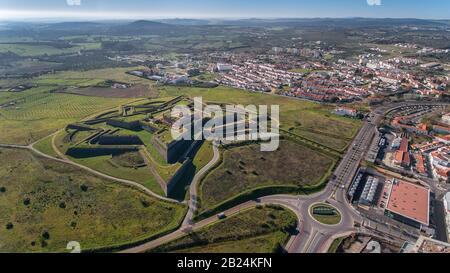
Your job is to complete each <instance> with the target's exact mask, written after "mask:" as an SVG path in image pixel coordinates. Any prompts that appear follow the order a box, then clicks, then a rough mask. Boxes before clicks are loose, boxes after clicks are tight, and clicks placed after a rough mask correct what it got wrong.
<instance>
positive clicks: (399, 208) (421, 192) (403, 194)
mask: <svg viewBox="0 0 450 273" xmlns="http://www.w3.org/2000/svg"><path fill="white" fill-rule="evenodd" d="M429 199H430V190H428V189H426V188H424V187H421V186H417V185H415V184H411V183H408V182H404V181H399V182H396V183H394V184H393V185H392V190H391V194H390V197H389V201H388V205H387V207H386V209H387V210H389V211H392V212H394V213H396V214H399V215H401V216H404V217H406V218H409V219H413V220H415V221H417V222H419V223H422V224H424V225H427V226H428V224H429Z"/></svg>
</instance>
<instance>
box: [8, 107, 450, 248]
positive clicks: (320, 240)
mask: <svg viewBox="0 0 450 273" xmlns="http://www.w3.org/2000/svg"><path fill="white" fill-rule="evenodd" d="M408 105H443V104H441V103H429V102H424V103H421V102H416V101H413V102H402V103H398V104H390V105H387V106H382V107H379V108H377V109H376V110H375V111H373V112H372V117H371V121H370V122H364V124H363V126H362V128H361V129H360V131H359V132H358V134H357V136H356V137H355V139H354V140H353V142H352V143H351V145H350V146H349V149H348V151H347V152H346V153H345V154H344V155H343V158H342V160H341V161H340V163H339V165H338V166H337V168H336V170H335V171H334V174H333V177H332V178H331V180H330V182H329V183H328V184H327V186H326V187H325V189H324V190H323V191H321V192H319V193H316V194H312V195H300V196H293V195H273V196H266V197H262V198H260V199H258V200H254V201H249V202H245V203H243V204H241V205H238V206H236V207H233V208H231V209H229V210H227V211H225V212H224V213H225V215H227V216H229V215H232V214H234V213H238V212H240V211H241V210H243V209H247V208H250V207H253V206H256V205H257V204H277V205H282V206H284V207H286V208H288V209H290V210H292V211H293V212H294V213H295V214H296V215H297V217H298V227H297V229H298V230H297V233H296V234H293V235H292V237H291V239H290V240H289V242H288V244H287V246H286V251H287V252H290V253H319V252H326V251H327V250H328V247H329V245H330V244H331V242H332V241H333V240H334V239H335V238H337V237H340V236H345V235H348V234H350V233H352V232H364V233H371V234H377V235H380V234H381V235H383V234H385V235H386V234H387V235H388V236H390V235H391V234H390V233H392V234H395V233H394V232H392V231H391V229H390V227H389V229H388V230H385V231H382V229H381V230H378V227H377V226H378V224H377V223H373V222H371V220H369V219H366V218H365V217H363V216H361V215H360V213H359V212H358V211H357V210H356V209H355V208H354V207H352V206H351V205H350V204H349V202H348V200H347V198H346V191H347V188H348V187H349V185H350V183H351V181H352V179H353V177H354V175H355V174H356V172H357V170H358V168H359V165H360V163H361V161H362V160H363V158H364V156H365V153H366V149H367V148H368V147H369V145H370V143H371V141H372V139H373V137H374V135H375V132H376V127H377V126H376V124H377V123H378V122H379V121H380V120H381V118H382V117H383V116H384V115H385V114H386V113H387V112H389V111H391V110H394V109H395V108H398V107H402V106H408ZM445 105H448V104H445ZM0 147H9V148H22V149H24V148H25V149H31V150H32V151H33V152H36V153H38V154H40V155H42V156H44V157H47V158H51V159H54V160H58V161H61V162H64V163H68V164H72V165H75V166H78V167H80V168H82V169H85V170H87V171H90V172H92V173H94V174H97V175H100V176H103V177H105V178H109V179H112V180H115V181H117V182H121V183H125V184H128V185H133V186H135V187H138V188H140V189H142V190H144V191H146V192H147V193H149V194H151V195H156V197H158V198H160V199H166V198H164V197H161V196H159V195H157V194H155V193H153V192H151V191H149V190H148V189H145V187H144V188H143V186H142V185H140V184H138V183H136V182H133V181H128V180H123V179H118V178H115V177H111V176H108V175H105V174H102V173H99V172H96V171H95V170H92V169H89V168H87V167H85V166H83V165H79V164H76V163H73V162H71V161H69V160H68V159H66V158H64V157H63V159H58V158H54V157H51V156H48V155H45V154H42V153H41V152H39V151H37V150H36V149H34V148H33V147H32V145H29V146H20V145H1V144H0ZM213 149H214V156H213V159H212V160H211V161H210V162H209V163H208V164H207V165H206V166H205V167H204V168H202V169H201V170H200V171H199V172H198V173H197V175H196V176H195V177H194V179H193V182H192V183H191V186H190V190H189V192H190V201H189V202H188V204H189V210H188V212H187V214H186V216H185V219H184V221H183V223H182V225H181V227H180V228H179V229H178V230H176V231H174V232H172V233H170V234H168V235H166V236H163V237H160V238H158V239H156V240H153V241H151V242H147V243H143V244H142V245H139V246H136V247H133V248H130V249H126V250H124V251H123V252H127V253H135V252H145V251H148V250H151V249H153V248H155V247H157V246H160V245H162V244H164V243H167V242H169V241H171V240H174V239H176V238H178V237H180V236H184V235H185V234H187V233H189V232H190V231H192V230H196V229H199V228H202V227H204V226H206V225H209V224H211V223H214V222H216V221H218V219H217V217H216V216H213V217H210V218H208V219H205V220H203V221H200V222H197V223H193V222H192V218H193V214H194V212H195V209H196V203H197V196H196V194H197V186H198V183H199V181H200V180H201V178H202V177H203V175H205V174H206V173H207V172H208V171H209V170H210V169H211V168H212V167H213V166H214V165H215V163H216V162H217V160H218V159H219V158H220V155H219V152H218V149H217V145H213ZM56 151H57V150H56ZM169 200H170V201H174V200H171V199H169ZM322 202H326V203H329V204H331V205H333V206H334V207H335V208H336V209H338V210H339V212H340V214H341V217H342V220H341V222H340V223H339V224H337V225H334V226H328V225H323V224H321V223H319V222H317V221H315V220H314V219H313V218H311V216H310V214H309V210H310V207H311V205H313V204H316V203H322ZM356 223H358V224H362V227H361V228H359V225H357V226H358V228H356V227H355V226H356V225H355V224H356ZM372 225H375V228H372ZM396 235H398V236H401V234H398V233H397V234H396Z"/></svg>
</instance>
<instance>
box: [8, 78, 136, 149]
mask: <svg viewBox="0 0 450 273" xmlns="http://www.w3.org/2000/svg"><path fill="white" fill-rule="evenodd" d="M52 90H53V89H52V87H37V88H32V89H29V90H26V91H24V92H20V93H14V94H12V93H10V92H6V93H7V94H6V95H3V93H4V92H2V95H3V96H1V97H0V103H5V102H10V101H14V102H15V104H14V105H12V106H9V107H6V108H2V109H0V131H1V132H2V133H0V142H1V143H18V144H29V143H31V142H34V141H36V140H38V139H41V138H43V137H45V136H46V135H49V134H51V133H53V132H55V131H57V130H58V129H61V128H63V127H64V126H65V125H67V124H69V123H72V122H75V121H77V120H80V119H82V118H85V117H87V116H90V115H92V114H94V113H97V112H100V111H102V110H106V109H110V108H113V107H116V106H118V105H121V104H124V103H127V102H129V101H131V100H130V99H113V98H97V97H85V96H76V95H68V94H53V93H51V91H52Z"/></svg>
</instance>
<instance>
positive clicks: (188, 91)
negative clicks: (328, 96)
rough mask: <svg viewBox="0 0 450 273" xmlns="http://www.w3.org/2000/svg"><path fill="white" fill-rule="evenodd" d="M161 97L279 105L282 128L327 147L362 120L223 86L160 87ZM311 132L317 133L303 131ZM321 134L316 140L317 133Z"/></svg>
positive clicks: (340, 144) (345, 138) (341, 143)
mask: <svg viewBox="0 0 450 273" xmlns="http://www.w3.org/2000/svg"><path fill="white" fill-rule="evenodd" d="M159 90H160V93H161V95H162V96H178V95H185V96H187V97H198V96H200V97H202V98H203V102H209V103H233V104H243V105H249V104H253V105H279V106H280V126H281V128H282V129H285V130H289V131H293V133H296V134H299V135H304V137H306V138H308V137H309V138H311V140H315V141H317V142H319V143H320V144H323V145H325V146H329V147H330V148H338V149H343V148H345V147H346V146H347V145H348V143H350V142H351V139H352V138H353V137H354V136H355V135H356V133H357V131H358V130H359V128H360V126H361V121H359V120H355V119H349V118H343V117H339V116H336V115H333V114H331V111H332V110H333V109H334V107H333V106H326V105H321V104H317V103H313V102H308V101H304V100H298V99H292V98H287V97H281V96H273V95H269V94H261V93H256V92H248V91H244V90H240V89H234V88H230V87H225V86H219V87H217V88H212V89H209V88H189V87H173V86H164V87H159ZM312 130H313V131H314V133H315V134H316V135H311V133H310V134H309V135H306V134H303V132H311V131H312ZM319 135H320V136H321V137H320V139H316V136H319Z"/></svg>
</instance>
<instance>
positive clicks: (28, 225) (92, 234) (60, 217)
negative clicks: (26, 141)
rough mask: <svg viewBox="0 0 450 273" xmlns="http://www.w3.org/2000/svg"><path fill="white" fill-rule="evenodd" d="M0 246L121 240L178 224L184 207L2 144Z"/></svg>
mask: <svg viewBox="0 0 450 273" xmlns="http://www.w3.org/2000/svg"><path fill="white" fill-rule="evenodd" d="M0 164H1V165H2V168H0V177H2V179H1V181H0V188H3V187H4V191H1V192H0V242H1V243H0V252H65V251H67V250H65V248H66V245H67V243H68V242H69V241H78V242H79V243H80V244H81V247H82V249H84V250H86V249H92V248H102V247H108V246H118V245H121V244H127V243H130V242H134V241H136V240H142V239H145V238H148V237H150V236H154V235H157V234H161V233H164V232H167V231H169V230H172V229H174V228H176V227H177V226H178V225H179V223H180V221H181V220H182V218H183V215H184V213H185V211H186V208H185V207H183V206H181V205H177V204H174V203H168V202H163V201H160V200H157V199H155V198H153V197H149V196H147V195H145V194H143V193H141V192H139V191H137V190H134V189H131V188H129V187H124V186H122V185H119V184H116V183H112V182H110V181H107V180H104V179H101V178H98V177H95V176H91V175H88V174H86V173H85V172H83V171H81V170H80V169H78V168H75V167H72V166H70V165H65V164H62V163H59V162H56V161H52V160H47V159H43V158H39V157H37V156H35V155H33V154H31V153H30V152H28V151H23V150H12V149H0Z"/></svg>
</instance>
